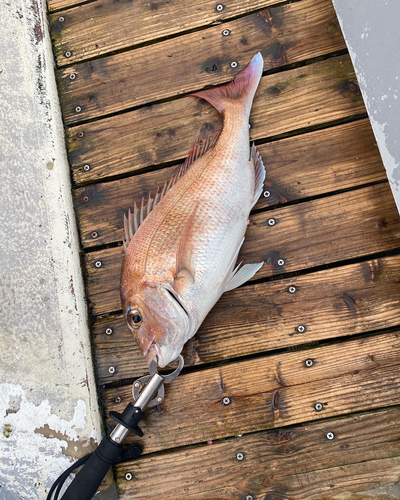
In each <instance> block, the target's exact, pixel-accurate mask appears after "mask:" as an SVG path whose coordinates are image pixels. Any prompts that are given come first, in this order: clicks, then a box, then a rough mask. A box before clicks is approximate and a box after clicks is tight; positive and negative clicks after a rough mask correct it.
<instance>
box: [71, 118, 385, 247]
mask: <svg viewBox="0 0 400 500" xmlns="http://www.w3.org/2000/svg"><path fill="white" fill-rule="evenodd" d="M258 149H259V151H260V153H261V155H262V157H263V160H264V164H265V165H266V168H267V180H266V183H265V187H266V191H267V192H266V193H265V194H266V195H268V194H269V196H268V197H266V196H264V195H263V196H261V197H260V199H259V201H258V203H257V205H256V206H255V209H261V208H265V207H272V206H276V205H280V204H284V203H286V202H287V201H294V200H299V199H302V198H305V197H309V196H316V195H320V194H324V193H329V192H333V191H338V190H341V189H347V188H350V187H354V186H357V185H363V184H368V183H370V182H376V181H380V180H385V179H386V173H385V169H384V167H383V164H382V160H381V157H380V155H379V151H378V148H377V146H376V143H375V141H374V137H373V133H372V130H371V126H370V124H369V121H368V120H361V121H356V122H353V123H348V124H345V125H341V126H337V127H332V128H329V129H326V130H321V131H317V132H312V133H308V134H302V135H300V136H296V137H291V138H288V139H283V140H280V141H276V142H270V143H267V144H262V145H260V146H258ZM175 170H176V167H169V168H165V169H161V170H157V171H154V172H149V173H146V174H142V175H136V176H133V177H129V178H125V179H121V180H117V181H112V182H106V183H98V184H94V185H90V186H87V187H84V188H79V189H75V190H74V199H75V209H76V213H77V216H78V218H79V226H80V235H81V243H82V245H83V247H84V248H88V247H93V246H97V245H104V244H107V243H110V242H114V241H118V240H120V239H121V235H122V234H123V213H124V212H125V211H126V210H127V209H128V207H132V206H133V201H136V202H140V200H141V198H142V196H144V197H145V198H147V197H148V194H149V193H155V192H156V190H157V188H158V187H160V186H162V185H163V184H164V182H165V181H167V180H169V179H170V178H171V176H172V174H173V172H175ZM86 197H87V198H89V201H85V200H86V199H87V198H86ZM93 232H95V234H94V233H93ZM93 236H95V237H93Z"/></svg>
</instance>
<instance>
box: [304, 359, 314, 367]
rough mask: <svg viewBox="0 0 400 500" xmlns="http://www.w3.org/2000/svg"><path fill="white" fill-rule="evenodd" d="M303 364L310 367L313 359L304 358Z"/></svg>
mask: <svg viewBox="0 0 400 500" xmlns="http://www.w3.org/2000/svg"><path fill="white" fill-rule="evenodd" d="M304 364H305V365H306V366H307V368H310V366H312V365H313V364H314V361H313V360H312V359H306V360H305V361H304Z"/></svg>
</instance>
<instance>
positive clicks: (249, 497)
mask: <svg viewBox="0 0 400 500" xmlns="http://www.w3.org/2000/svg"><path fill="white" fill-rule="evenodd" d="M245 500H253V497H252V496H251V495H246V497H245Z"/></svg>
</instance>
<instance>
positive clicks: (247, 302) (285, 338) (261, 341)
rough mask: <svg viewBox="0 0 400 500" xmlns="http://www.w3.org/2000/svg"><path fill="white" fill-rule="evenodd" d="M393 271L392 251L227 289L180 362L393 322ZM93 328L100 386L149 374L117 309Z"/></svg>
mask: <svg viewBox="0 0 400 500" xmlns="http://www.w3.org/2000/svg"><path fill="white" fill-rule="evenodd" d="M399 276H400V256H394V257H387V258H383V259H377V260H372V261H365V262H362V263H358V264H352V265H349V266H343V267H340V268H338V269H329V270H325V271H319V272H316V273H311V274H308V275H304V276H298V277H296V278H291V279H285V280H279V281H274V282H269V283H261V284H257V285H250V286H246V287H245V288H240V289H238V290H234V291H232V292H228V293H226V294H224V295H223V296H222V297H221V299H220V300H219V302H218V303H217V304H216V306H215V307H214V308H213V309H212V311H211V312H210V313H209V315H208V316H207V318H206V320H205V321H204V323H203V325H202V326H201V327H200V329H199V331H198V332H197V334H196V336H195V337H194V338H192V339H191V340H190V341H189V342H188V343H187V345H186V347H185V348H184V351H183V356H184V359H185V366H192V365H201V364H204V363H212V362H217V361H222V360H227V359H233V358H235V357H239V356H246V355H251V354H257V353H262V352H266V351H271V350H273V349H281V348H284V347H286V348H287V347H292V346H293V347H294V346H302V345H304V344H306V345H313V344H315V345H318V341H320V340H324V339H331V338H338V337H343V336H349V335H355V334H360V333H363V332H368V331H376V330H379V329H385V328H389V327H394V326H397V325H399V324H400V307H399V306H400V283H399ZM291 286H294V287H295V289H296V291H295V293H290V292H289V287H291ZM299 325H303V326H304V327H305V329H306V330H305V332H304V333H299V332H298V331H297V327H298V326H299ZM110 328H111V329H112V333H111V334H109V335H107V333H106V332H109V333H110V330H108V329H110ZM92 333H93V341H94V348H95V356H96V365H97V376H98V382H99V383H100V384H103V383H108V382H113V381H116V380H123V379H128V378H136V377H141V376H142V375H145V374H146V373H148V366H147V363H146V362H145V361H144V358H143V355H142V353H141V351H140V350H139V348H138V347H137V344H136V342H135V341H134V339H133V337H132V335H131V334H130V333H129V331H128V328H127V327H126V322H125V318H124V317H123V316H122V314H119V315H115V316H113V317H106V318H99V319H97V320H96V321H95V323H94V325H93V327H92ZM316 352H318V349H317V350H316ZM110 366H113V367H114V368H115V370H116V371H115V373H114V374H113V375H111V374H110V373H109V367H110Z"/></svg>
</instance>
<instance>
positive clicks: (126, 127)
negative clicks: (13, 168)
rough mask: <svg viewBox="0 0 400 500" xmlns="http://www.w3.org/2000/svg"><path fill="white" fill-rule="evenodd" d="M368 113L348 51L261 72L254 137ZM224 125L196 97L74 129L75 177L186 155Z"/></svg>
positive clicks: (70, 138) (84, 179) (94, 177)
mask: <svg viewBox="0 0 400 500" xmlns="http://www.w3.org/2000/svg"><path fill="white" fill-rule="evenodd" d="M293 102H295V103H296V106H293ZM363 112H365V107H364V103H363V100H362V97H361V94H360V91H359V88H358V85H357V80H356V77H355V75H354V72H353V67H352V65H351V61H350V59H349V57H348V56H343V57H336V58H333V59H330V60H327V61H322V62H318V63H316V64H310V65H308V66H306V67H304V68H298V69H294V70H291V71H285V72H282V73H278V74H276V75H269V76H265V77H263V78H262V80H261V84H260V87H259V89H258V91H257V94H256V98H255V101H254V105H253V109H252V114H251V117H250V121H251V125H252V128H251V130H250V138H251V140H259V139H264V138H265V137H271V136H275V135H278V134H284V133H288V132H293V131H295V130H299V129H302V128H304V127H312V126H318V125H321V124H325V123H327V122H329V121H332V120H339V119H344V118H348V117H350V116H354V115H357V114H360V113H363ZM220 127H221V118H220V116H219V115H218V113H217V111H216V110H215V109H214V108H212V107H211V106H210V105H209V104H208V103H205V102H203V101H199V100H198V99H196V98H194V97H185V98H183V99H178V100H175V101H172V102H167V103H163V104H155V105H153V106H151V107H146V108H141V109H140V110H136V111H132V112H130V113H124V114H122V115H118V116H114V117H111V118H107V119H103V120H99V121H96V122H93V123H87V124H84V125H80V126H76V127H72V128H70V129H68V130H67V143H68V151H69V160H70V164H71V167H72V174H73V178H74V181H75V182H76V183H77V184H81V183H88V182H93V181H98V180H99V179H103V178H107V177H110V176H113V175H120V174H126V173H127V172H135V171H140V170H142V169H144V168H146V167H149V166H152V165H157V164H160V163H164V162H171V161H177V160H180V159H182V158H184V157H185V156H186V155H187V153H188V151H189V149H190V148H191V146H192V144H193V143H194V141H195V140H196V139H197V137H198V136H199V131H200V135H201V134H203V133H204V132H205V131H213V130H219V129H220ZM366 135H368V133H367V132H366ZM359 140H360V142H361V141H362V136H361V137H360V139H359ZM373 142H374V141H373V140H372V136H371V145H372V143H373ZM371 145H368V146H367V148H368V150H370V148H371ZM356 156H357V155H356ZM84 165H89V167H90V170H88V171H86V170H84V168H83V167H84Z"/></svg>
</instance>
